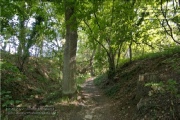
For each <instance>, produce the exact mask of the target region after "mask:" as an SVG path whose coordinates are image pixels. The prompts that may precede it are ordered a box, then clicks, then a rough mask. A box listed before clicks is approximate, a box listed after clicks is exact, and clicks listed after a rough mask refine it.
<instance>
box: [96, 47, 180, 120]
mask: <svg viewBox="0 0 180 120" xmlns="http://www.w3.org/2000/svg"><path fill="white" fill-rule="evenodd" d="M142 78H143V80H144V81H143V82H142V81H141V80H142ZM94 82H95V83H96V85H98V86H100V87H101V88H103V89H104V92H105V94H106V95H108V96H111V97H112V98H114V107H113V110H112V111H114V112H116V113H117V116H119V118H120V120H131V119H135V120H140V119H145V120H151V119H158V120H165V119H168V120H170V119H179V118H180V112H179V111H180V97H179V95H180V49H179V48H175V49H172V50H168V51H165V52H163V53H156V54H149V55H147V56H146V57H144V58H141V59H137V60H134V61H133V62H131V63H130V62H128V63H126V64H124V65H122V66H121V67H120V68H119V69H118V72H117V73H116V76H115V77H114V79H112V80H108V79H107V77H106V75H102V76H100V77H98V78H97V79H96V80H95V81H94ZM140 83H143V84H141V85H140ZM117 109H118V112H117Z"/></svg>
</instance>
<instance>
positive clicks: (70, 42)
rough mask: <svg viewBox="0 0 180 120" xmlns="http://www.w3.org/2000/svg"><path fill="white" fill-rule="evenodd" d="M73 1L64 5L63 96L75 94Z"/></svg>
mask: <svg viewBox="0 0 180 120" xmlns="http://www.w3.org/2000/svg"><path fill="white" fill-rule="evenodd" d="M75 3H76V2H75V0H71V1H66V0H64V5H65V23H66V37H65V38H66V42H65V48H64V60H63V61H64V63H63V64H64V66H63V81H62V92H63V94H65V95H71V94H74V93H75V92H76V82H75V74H76V49H77V37H78V35H77V20H76V16H75V12H76V9H75Z"/></svg>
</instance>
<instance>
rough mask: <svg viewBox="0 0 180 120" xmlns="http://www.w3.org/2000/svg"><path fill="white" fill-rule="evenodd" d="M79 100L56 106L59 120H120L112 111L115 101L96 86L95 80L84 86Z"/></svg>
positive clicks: (87, 82)
mask: <svg viewBox="0 0 180 120" xmlns="http://www.w3.org/2000/svg"><path fill="white" fill-rule="evenodd" d="M77 98H78V100H77V101H73V102H70V103H61V104H59V105H56V110H58V115H59V116H58V120H119V119H118V118H117V116H116V115H115V114H114V113H113V111H112V107H113V101H112V100H111V99H110V98H109V97H107V96H105V95H104V94H103V91H102V90H101V89H99V88H97V87H96V86H95V85H94V83H93V78H90V79H88V80H87V81H86V82H85V83H84V84H83V85H82V91H81V92H80V93H79V95H78V97H77ZM72 108H73V109H72Z"/></svg>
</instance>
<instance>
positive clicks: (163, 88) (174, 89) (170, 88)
mask: <svg viewBox="0 0 180 120" xmlns="http://www.w3.org/2000/svg"><path fill="white" fill-rule="evenodd" d="M177 85H178V84H177V82H176V81H175V80H173V79H169V80H168V81H167V83H163V82H159V83H154V82H152V83H146V84H145V86H150V87H151V88H152V90H151V91H149V96H152V95H154V94H159V93H160V94H164V93H170V94H171V96H173V97H180V95H179V94H178V86H177Z"/></svg>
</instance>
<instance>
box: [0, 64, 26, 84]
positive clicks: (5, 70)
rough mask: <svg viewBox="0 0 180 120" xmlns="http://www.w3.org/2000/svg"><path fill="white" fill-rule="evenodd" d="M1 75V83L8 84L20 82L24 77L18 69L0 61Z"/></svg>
mask: <svg viewBox="0 0 180 120" xmlns="http://www.w3.org/2000/svg"><path fill="white" fill-rule="evenodd" d="M0 66H1V68H0V69H1V73H2V78H1V79H2V83H4V84H8V83H10V82H12V81H21V80H24V79H25V78H26V77H25V76H24V75H23V74H22V73H21V72H20V71H19V69H18V68H17V67H16V66H15V65H13V64H11V63H10V62H7V61H1V62H0Z"/></svg>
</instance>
